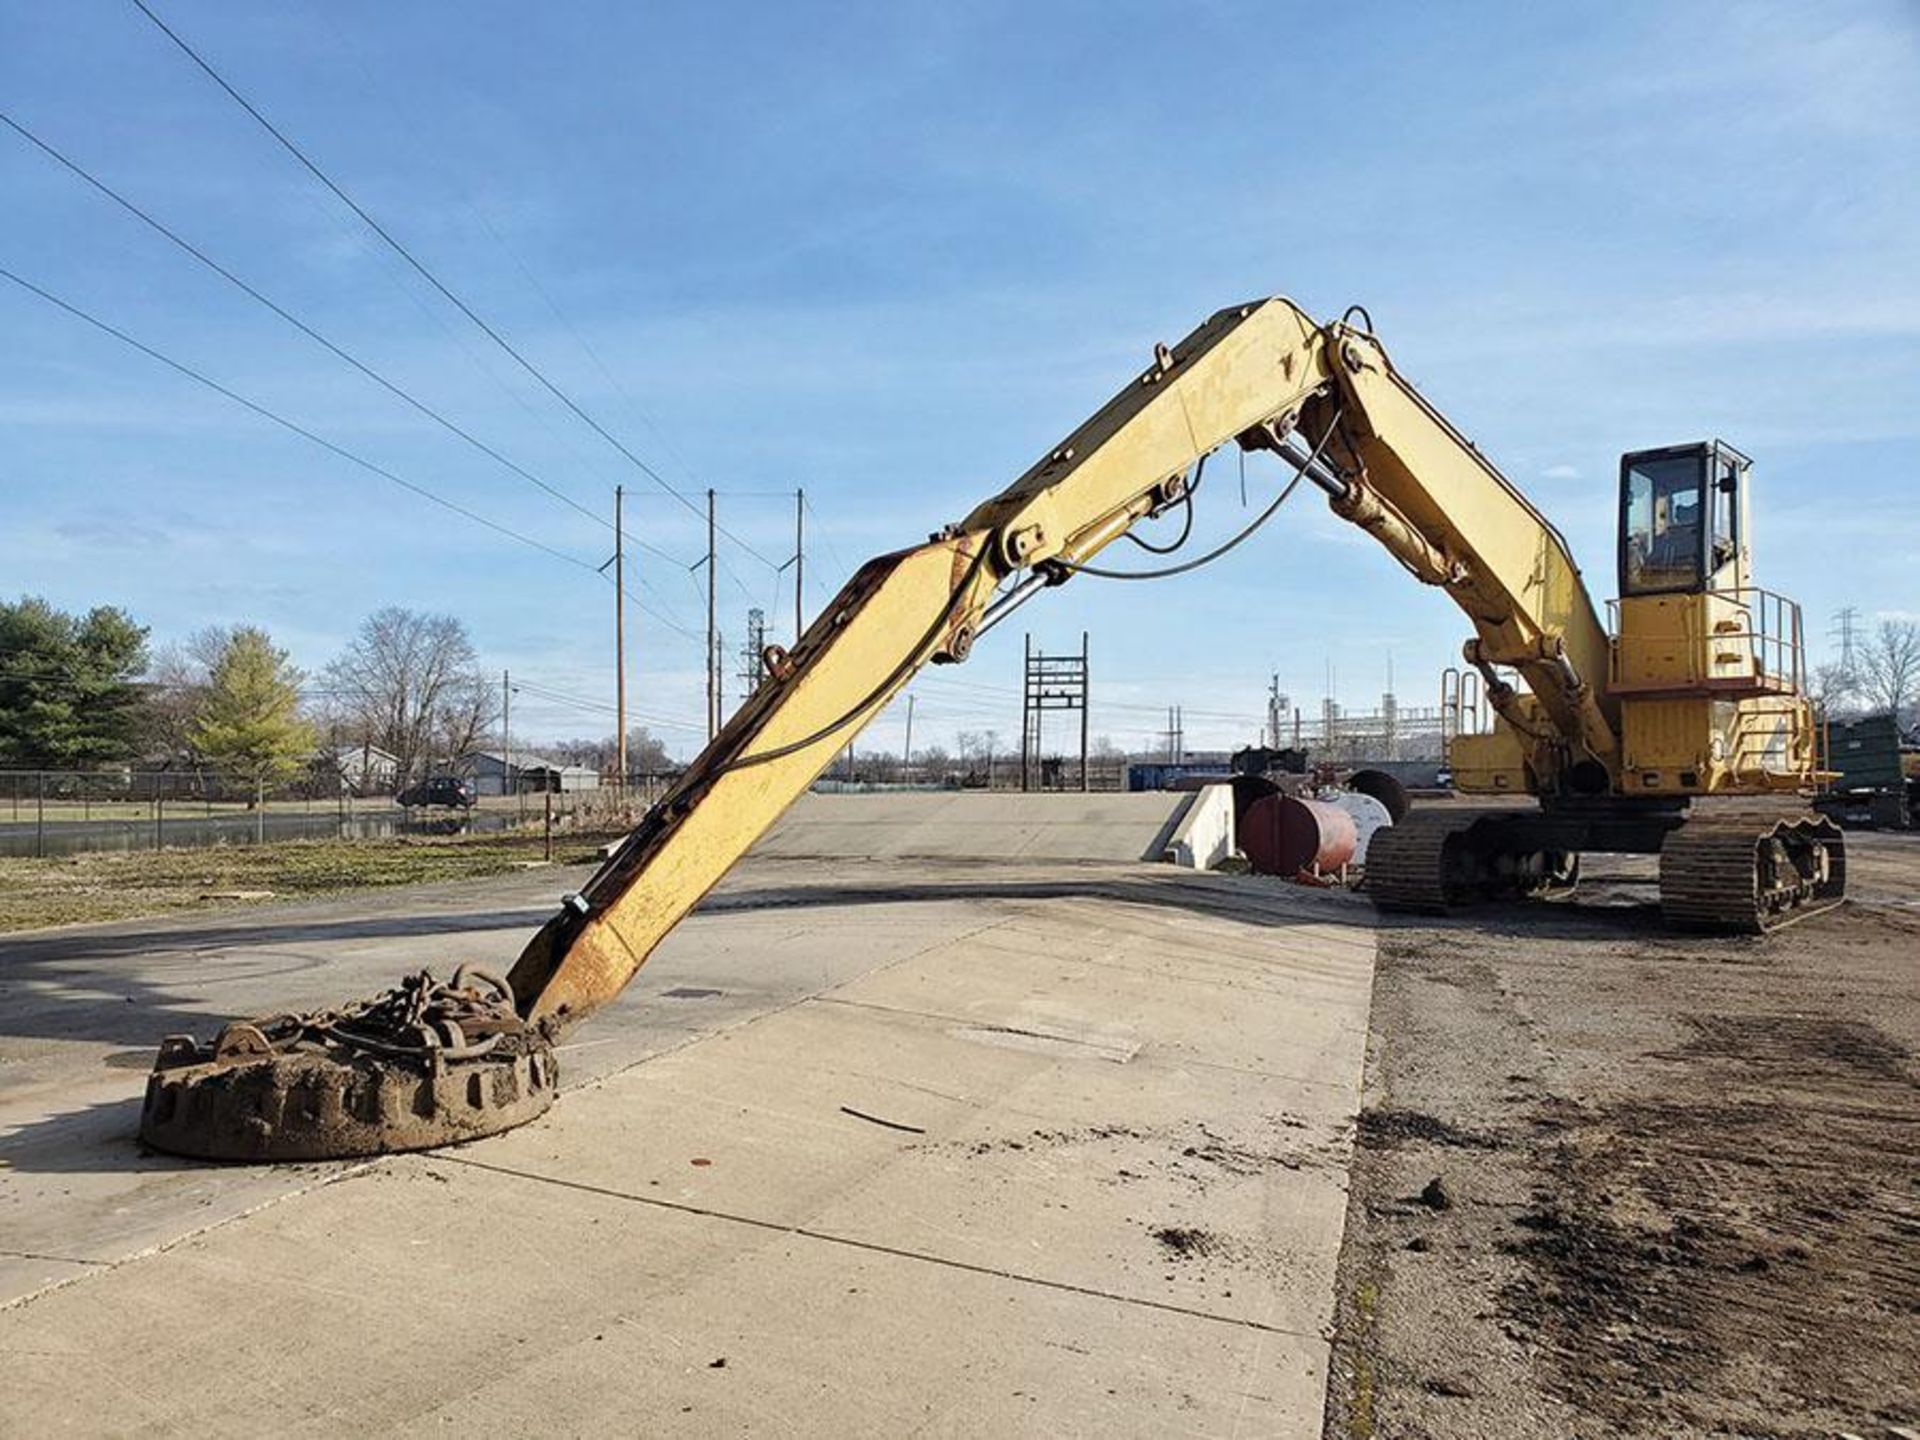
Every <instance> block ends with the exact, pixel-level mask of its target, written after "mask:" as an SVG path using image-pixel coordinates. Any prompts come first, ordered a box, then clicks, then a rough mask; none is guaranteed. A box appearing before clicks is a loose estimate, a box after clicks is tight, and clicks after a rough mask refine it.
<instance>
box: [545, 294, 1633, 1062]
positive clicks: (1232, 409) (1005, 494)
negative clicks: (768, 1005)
mask: <svg viewBox="0 0 1920 1440" xmlns="http://www.w3.org/2000/svg"><path fill="white" fill-rule="evenodd" d="M1230 442H1237V443H1238V444H1240V445H1241V446H1242V447H1244V448H1245V449H1248V450H1267V451H1271V452H1273V453H1275V454H1277V455H1279V456H1280V457H1281V458H1282V459H1284V460H1286V461H1287V462H1288V463H1289V464H1291V465H1292V466H1294V467H1295V468H1296V469H1298V470H1300V471H1301V472H1302V473H1303V474H1304V475H1305V476H1306V477H1307V478H1309V479H1311V480H1312V481H1314V483H1316V484H1318V485H1319V486H1320V487H1321V488H1322V489H1324V490H1326V491H1327V492H1328V494H1329V496H1330V499H1331V502H1332V504H1333V507H1334V509H1335V510H1336V512H1337V513H1340V514H1342V515H1343V516H1345V517H1347V518H1348V519H1351V520H1353V521H1355V522H1356V523H1358V524H1360V525H1362V526H1363V527H1365V528H1366V529H1367V530H1368V531H1369V532H1370V533H1372V534H1373V535H1374V536H1375V537H1376V538H1377V539H1379V540H1380V541H1381V543H1382V544H1384V545H1385V546H1386V547H1387V548H1388V549H1389V550H1390V551H1391V552H1392V553H1393V554H1394V555H1395V556H1396V557H1397V558H1398V559H1399V560H1400V561H1401V563H1402V564H1403V565H1405V566H1406V568H1407V569H1408V570H1409V571H1410V572H1412V573H1413V574H1414V575H1415V576H1416V577H1417V578H1419V579H1421V580H1423V581H1426V582H1427V583H1430V584H1435V585H1439V586H1441V587H1443V588H1444V589H1445V590H1446V591H1447V592H1448V594H1450V595H1451V596H1452V597H1453V598H1454V600H1455V601H1456V602H1457V603H1458V604H1459V605H1460V606H1461V607H1462V608H1463V609H1464V610H1465V611H1466V612H1467V614H1468V615H1469V617H1470V618H1471V619H1472V620H1473V623H1474V626H1475V628H1476V631H1477V632H1478V639H1477V640H1476V641H1475V642H1474V645H1475V647H1476V649H1477V658H1478V662H1479V663H1482V664H1484V665H1486V666H1492V665H1496V664H1497V665H1507V666H1512V667H1514V668H1515V669H1517V670H1518V671H1519V672H1520V673H1521V675H1522V676H1523V677H1524V678H1525V679H1526V680H1527V682H1528V685H1529V688H1530V689H1531V690H1532V691H1533V693H1534V695H1536V696H1538V697H1539V704H1540V706H1541V707H1542V709H1543V711H1544V712H1545V717H1546V720H1545V724H1544V726H1541V727H1537V728H1539V730H1540V735H1541V739H1540V741H1539V748H1540V750H1541V752H1542V754H1541V759H1540V761H1539V764H1540V765H1541V767H1542V769H1547V768H1550V766H1552V765H1553V764H1555V763H1556V762H1555V761H1554V760H1553V759H1552V758H1551V757H1553V756H1559V755H1563V754H1566V753H1568V752H1569V751H1570V750H1577V751H1578V752H1579V753H1581V754H1583V755H1587V754H1591V755H1598V756H1609V755H1611V754H1612V753H1613V752H1614V751H1615V750H1616V749H1617V746H1618V741H1617V736H1616V733H1615V731H1614V729H1613V722H1612V720H1611V718H1610V717H1609V714H1608V712H1607V710H1606V707H1605V706H1604V704H1603V703H1602V702H1601V701H1600V700H1599V699H1598V697H1597V694H1596V691H1595V688H1594V686H1593V684H1592V677H1594V676H1595V675H1603V674H1604V672H1605V664H1606V654H1607V636H1606V632H1605V631H1604V629H1602V627H1601V625H1600V622H1599V620H1598V618H1597V617H1596V615H1595V613H1594V607H1593V603H1592V601H1591V599H1590V598H1589V597H1588V595H1587V593H1586V590H1585V588H1584V587H1583V586H1582V584H1581V583H1580V577H1579V571H1578V569H1577V568H1576V566H1575V565H1574V561H1573V557H1572V555H1571V553H1570V551H1569V550H1568V548H1567V546H1566V544H1565V542H1564V541H1563V540H1562V539H1561V538H1560V535H1559V533H1558V532H1557V531H1555V530H1554V528H1553V527H1552V526H1551V525H1550V524H1549V523H1548V522H1547V521H1546V520H1545V519H1544V518H1543V517H1542V516H1541V515H1540V514H1539V512H1538V511H1536V510H1535V509H1534V508H1533V507H1532V505H1530V504H1529V503H1528V502H1527V501H1526V499H1525V498H1524V497H1523V496H1522V495H1521V494H1520V493H1519V491H1518V490H1517V489H1516V488H1515V487H1514V486H1513V485H1512V484H1510V483H1509V482H1508V481H1507V480H1506V479H1505V478H1504V477H1502V476H1501V475H1500V474H1499V472H1498V471H1496V470H1495V469H1494V468H1493V466H1492V465H1490V464H1489V463H1488V462H1487V461H1486V460H1485V459H1483V458H1482V457H1481V456H1480V454H1479V452H1478V451H1477V450H1475V449H1474V448H1473V447H1472V445H1471V444H1469V443H1468V442H1467V441H1466V440H1464V439H1463V438H1462V437H1461V436H1460V435H1459V434H1458V433H1457V432H1456V431H1455V430H1454V429H1453V428H1452V427H1451V426H1450V425H1448V424H1447V422H1446V421H1445V420H1444V419H1443V418H1442V417H1441V416H1440V415H1439V413H1438V412H1437V411H1435V410H1434V409H1433V408H1432V407H1431V406H1429V405H1428V404H1427V403H1426V402H1425V401H1424V400H1423V399H1421V397H1420V396H1419V395H1418V394H1417V393H1416V392H1415V391H1414V389H1413V388H1412V386H1411V385H1409V384H1408V383H1407V382H1406V381H1405V380H1404V379H1402V378H1401V377H1400V376H1399V375H1398V373H1397V372H1396V371H1395V370H1394V369H1393V367H1392V365H1391V364H1390V363H1389V362H1388V360H1387V358H1386V354H1385V352H1384V351H1383V350H1382V349H1381V348H1380V346H1379V344H1378V342H1377V341H1375V340H1374V339H1373V338H1372V336H1371V335H1369V334H1368V333H1366V331H1364V330H1362V329H1358V328H1355V327H1353V326H1349V325H1346V324H1344V323H1343V324H1339V325H1332V326H1326V325H1321V324H1318V323H1316V322H1315V321H1313V320H1312V319H1310V318H1309V317H1308V316H1307V315H1306V314H1305V313H1304V312H1302V311H1301V310H1300V309H1299V308H1298V307H1296V306H1295V305H1293V304H1292V303H1291V302H1290V301H1287V300H1284V299H1272V300H1266V301H1262V302H1260V303H1257V304H1251V305H1243V306H1236V307H1234V308H1231V309H1227V310H1222V311H1220V312H1219V313H1217V314H1215V315H1214V316H1212V317H1211V318H1209V319H1208V320H1207V321H1206V322H1205V323H1204V324H1202V325H1201V326H1200V327H1199V328H1198V329H1196V330H1194V331H1193V333H1192V334H1190V335H1188V336H1187V337H1186V338H1185V339H1183V340H1181V341H1180V342H1179V343H1178V344H1177V345H1174V346H1172V347H1171V348H1169V347H1166V346H1161V347H1159V348H1158V349H1157V350H1156V352H1155V355H1154V360H1153V363H1152V364H1151V365H1150V366H1149V367H1148V368H1147V369H1146V370H1145V371H1143V372H1142V373H1141V374H1140V375H1138V376H1137V377H1135V379H1134V380H1133V381H1132V382H1131V383H1130V384H1128V385H1127V386H1126V388H1125V389H1123V390H1121V391H1120V393H1119V394H1117V395H1115V396H1114V397H1113V399H1112V400H1110V401H1108V402H1107V404H1106V405H1104V406H1103V407H1101V409H1100V410H1099V411H1098V412H1096V413H1095V414H1094V415H1093V416H1092V417H1091V418H1089V419H1088V420H1087V421H1086V422H1085V423H1084V424H1082V425H1081V426H1080V427H1079V428H1078V429H1076V430H1075V431H1074V432H1073V433H1072V434H1071V435H1069V436H1068V437H1067V438H1066V439H1065V440H1063V441H1062V442H1061V443H1060V444H1059V445H1057V446H1055V447H1054V448H1053V449H1052V450H1050V451H1049V452H1048V453H1047V454H1046V456H1044V457H1043V458H1042V459H1041V460H1040V461H1038V462H1037V463H1036V464H1035V465H1034V466H1033V467H1032V468H1031V469H1029V470H1028V471H1027V472H1026V473H1025V474H1024V475H1022V476H1021V477H1020V478H1019V479H1018V480H1016V481H1014V483H1013V484H1012V485H1010V486H1008V487H1007V488H1006V489H1005V490H1003V491H1002V492H1001V493H1000V494H998V495H996V496H994V497H993V498H992V499H990V500H988V501H986V502H984V503H983V504H981V505H980V506H979V507H978V508H976V509H975V510H974V511H973V513H972V514H970V515H968V516H967V518H966V519H965V520H963V521H961V522H960V523H959V524H958V525H954V526H951V527H949V528H948V529H947V530H945V531H942V532H941V533H939V534H937V535H935V536H934V537H933V538H932V539H931V540H929V541H928V542H927V543H926V544H925V545H921V546H918V547H916V548H914V549H912V550H904V551H900V552H897V553H895V554H892V555H885V556H881V557H880V558H878V559H875V560H872V561H869V562H868V563H867V564H866V565H865V566H863V567H862V568H861V569H860V571H859V573H857V574H856V575H855V576H854V577H853V578H852V580H851V581H849V582H848V584H847V585H846V587H845V588H844V589H843V590H841V592H840V593H839V594H838V595H837V596H836V597H835V598H834V599H833V601H832V602H831V603H830V604H829V605H828V606H827V607H826V608H825V609H824V610H823V611H822V612H821V614H820V616H819V617H818V619H816V620H815V621H814V623H813V625H812V626H811V628H809V629H808V631H807V632H806V634H805V635H804V636H803V637H802V639H801V640H800V642H799V643H798V644H797V645H796V646H795V647H794V649H793V651H792V652H791V653H780V652H777V653H775V654H774V655H773V657H772V666H771V678H770V679H769V680H768V681H767V682H766V683H765V684H763V685H762V686H761V688H760V689H759V690H758V691H757V692H755V694H754V695H753V696H751V697H750V698H749V699H748V700H747V701H746V703H745V704H743V705H742V706H741V708H740V710H739V711H738V712H737V713H736V714H735V715H734V717H733V719H732V720H731V721H730V722H729V723H728V724H727V725H726V727H725V728H724V729H723V730H722V731H721V732H720V734H719V735H718V736H717V737H716V738H715V739H714V741H713V743H712V744H711V745H709V746H708V747H707V749H706V750H705V752H704V753H702V754H701V755H700V757H699V758H698V759H697V760H695V761H694V763H693V764H692V765H691V766H690V767H689V768H688V770H687V772H686V774H685V775H684V776H683V777H682V778H681V779H680V781H679V782H678V783H677V784H676V785H675V786H674V788H673V789H672V791H671V792H669V793H668V794H667V796H666V797H665V798H664V799H663V800H662V801H661V802H660V804H658V805H657V806H656V807H655V808H654V809H653V811H652V812H651V813H650V814H649V815H648V816H647V818H646V819H645V820H644V821H643V822H642V824H641V825H640V827H639V828H638V829H637V830H636V831H635V832H634V833H633V835H631V836H630V837H629V838H628V839H627V841H626V842H625V843H624V844H623V845H622V846H621V847H620V849H619V850H618V851H616V852H615V853H614V855H613V856H612V858H610V859H609V860H608V861H607V863H606V865H605V866H604V867H603V868H602V869H601V870H600V872H599V873H598V874H597V875H595V876H594V877H593V879H592V880H591V881H589V882H588V884H587V885H586V887H585V888H584V889H583V890H582V891H581V892H580V894H579V895H578V896H577V897H575V898H574V899H572V900H570V901H569V903H568V904H567V906H566V907H565V908H563V909H562V910H561V912H560V913H559V914H558V915H556V916H555V917H554V918H553V919H552V920H550V921H549V922H548V923H547V924H546V926H544V927H543V928H542V929H541V931H540V932H539V933H538V934H537V935H536V936H535V937H534V939H533V941H532V942H531V943H530V944H529V945H528V947H527V949H526V951H525V953H524V954H523V955H522V956H521V957H520V960H519V962H518V963H517V964H516V965H515V966H514V968H513V971H512V973H511V975H510V976H509V977H508V979H509V981H510V983H511V984H512V987H513V990H514V993H515V995H516V996H517V997H518V1001H519V1004H520V1007H521V1010H522V1013H523V1014H525V1015H527V1016H528V1017H529V1018H533V1019H551V1020H553V1021H555V1022H557V1023H560V1024H563V1025H564V1024H572V1023H575V1022H577V1021H578V1020H580V1019H581V1018H583V1017H584V1016H585V1015H587V1014H589V1013H590V1012H591V1011H592V1010H594V1009H595V1008H596V1007H597V1006H599V1005H602V1004H604V1003H605V1002H606V1001H608V1000H610V999H611V998H612V997H613V996H614V995H616V994H617V993H619V991H620V989H621V988H622V987H623V986H624V985H625V984H626V983H627V981H628V980H630V979H631V978H632V976H633V974H634V972H635V971H637V970H638V969H639V968H640V966H641V965H642V964H644V963H645V962H646V958H647V956H648V954H649V953H651V951H652V950H653V948H654V946H656V945H657V944H659V942H660V941H661V939H662V938H664V937H665V935H666V934H667V932H668V931H669V930H671V929H672V928H673V926H674V925H675V924H676V923H677V922H678V921H679V920H680V918H681V917H682V916H683V915H685V914H686V913H687V912H688V911H689V910H691V909H692V908H693V907H694V905H696V904H697V903H698V902H699V900H700V898H701V897H702V896H703V895H705V894H706V893H707V891H708V890H709V889H711V888H712V887H713V886H714V885H715V884H716V883H718V881H719V880H720V878H721V877H722V876H724V875H725V874H726V873H727V871H728V870H729V869H730V868H731V867H732V866H733V864H734V862H735V861H737V860H738V859H739V858H740V856H741V855H743V854H744V853H746V851H747V850H748V849H749V848H750V847H751V846H752V845H753V843H754V842H755V841H756V840H758V839H759V838H760V836H761V835H762V834H763V833H765V831H766V830H767V828H768V827H769V826H771V825H772V824H773V823H774V821H775V820H777V819H778V818H779V817H780V815H781V814H782V812H784V811H785V810H786V809H787V807H788V806H789V805H791V804H792V803H793V801H794V800H795V799H796V798H797V797H798V796H799V795H800V794H802V793H803V792H804V791H805V790H806V789H807V787H808V786H809V785H811V784H812V783H813V781H814V780H815V779H816V778H817V777H818V776H819V775H820V774H821V772H822V771H824V770H825V768H826V767H827V765H828V764H829V763H831V761H832V759H833V757H834V756H835V755H836V754H837V753H839V751H841V750H842V749H844V748H845V747H846V745H847V743H848V741H849V740H850V739H851V738H852V737H853V736H854V735H855V734H857V733H858V731H859V729H860V728H861V727H862V726H863V725H864V724H866V722H867V721H869V720H870V719H872V718H873V717H874V716H875V715H877V714H878V713H879V712H880V711H881V710H882V709H883V708H884V707H885V706H886V704H887V702H888V701H889V700H890V699H891V698H892V697H893V696H894V695H895V694H897V693H898V692H899V690H900V689H901V688H902V687H903V686H905V685H906V684H907V683H908V682H909V681H910V680H911V679H912V678H913V676H914V675H915V673H917V672H918V671H919V669H920V668H921V667H922V666H923V665H926V664H928V663H935V662H952V661H960V660H964V659H965V658H966V656H967V654H968V652H969V651H970V649H971V647H972V644H973V641H974V638H975V636H976V635H977V634H978V632H979V629H980V626H981V624H982V623H983V620H984V619H985V618H986V617H987V616H988V614H989V611H990V607H991V606H993V604H994V603H995V600H996V597H997V596H1000V595H1002V594H1003V593H1004V592H1005V588H1006V587H1007V586H1009V585H1010V584H1011V585H1020V584H1022V583H1024V584H1025V585H1027V586H1032V585H1036V584H1044V583H1047V582H1053V583H1059V582H1063V581H1065V580H1067V579H1069V578H1071V577H1072V576H1073V575H1074V574H1075V573H1076V571H1077V570H1079V568H1080V567H1082V566H1085V565H1087V564H1089V563H1090V562H1091V561H1092V560H1093V559H1094V557H1095V556H1097V555H1098V554H1099V553H1100V552H1101V551H1102V550H1103V549H1104V548H1105V547H1106V546H1107V545H1109V544H1111V543H1112V542H1113V541H1114V540H1116V539H1118V538H1119V537H1120V535H1121V534H1123V533H1124V532H1125V531H1126V530H1128V529H1129V528H1131V527H1132V526H1133V525H1134V524H1136V523H1137V522H1139V521H1140V520H1141V519H1143V518H1145V517H1147V516H1149V515H1153V514H1157V513H1159V512H1160V511H1162V510H1164V509H1165V508H1166V507H1167V506H1169V505H1171V504H1174V503H1176V502H1178V501H1179V500H1181V499H1182V497H1183V495H1184V493H1185V491H1184V487H1185V485H1186V483H1187V481H1186V477H1187V475H1188V473H1189V471H1190V470H1191V469H1192V467H1193V466H1194V465H1195V463H1196V462H1197V461H1199V460H1200V459H1201V458H1202V457H1204V456H1206V455H1208V454H1209V453H1211V452H1212V451H1214V450H1216V449H1218V448H1219V447H1221V446H1223V445H1226V444H1228V443H1230ZM1021 593H1022V594H1023V595H1024V594H1025V593H1028V592H1026V591H1024V590H1023V591H1022V592H1021Z"/></svg>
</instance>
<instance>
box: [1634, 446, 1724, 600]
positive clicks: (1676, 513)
mask: <svg viewBox="0 0 1920 1440" xmlns="http://www.w3.org/2000/svg"><path fill="white" fill-rule="evenodd" d="M1752 463H1753V462H1752V461H1750V460H1748V459H1747V457H1746V456H1745V455H1742V454H1741V453H1740V452H1739V451H1738V450H1735V449H1734V448H1733V447H1732V446H1731V445H1727V444H1725V443H1723V442H1721V441H1719V440H1712V441H1707V442H1703V443H1700V444H1694V445H1669V446H1667V447H1665V448H1664V449H1659V450H1635V451H1633V452H1631V453H1630V454H1627V455H1623V456H1621V457H1620V593H1621V595H1623V596H1633V595H1698V594H1702V593H1704V592H1706V591H1709V590H1739V589H1741V588H1742V587H1744V586H1745V584H1746V583H1747V582H1746V540H1745V536H1744V535H1743V533H1742V527H1743V526H1744V524H1745V520H1746V503H1745V501H1746V493H1745V492H1746V484H1747V470H1748V468H1749V467H1750V466H1751V464H1752Z"/></svg>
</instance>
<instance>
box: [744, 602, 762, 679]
mask: <svg viewBox="0 0 1920 1440" xmlns="http://www.w3.org/2000/svg"><path fill="white" fill-rule="evenodd" d="M766 656H767V612H766V611H764V610H762V609H761V608H760V607H759V606H758V605H756V606H754V607H753V609H751V610H749V611H747V643H746V644H744V645H742V646H741V647H740V698H741V699H742V700H745V699H746V698H747V697H748V696H749V695H751V694H753V692H754V691H756V690H758V689H759V688H760V682H761V681H762V680H764V679H766V678H767V658H766Z"/></svg>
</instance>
